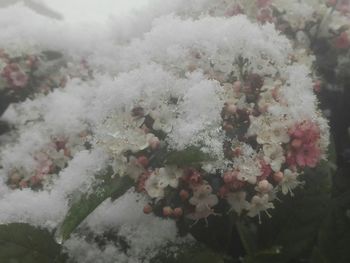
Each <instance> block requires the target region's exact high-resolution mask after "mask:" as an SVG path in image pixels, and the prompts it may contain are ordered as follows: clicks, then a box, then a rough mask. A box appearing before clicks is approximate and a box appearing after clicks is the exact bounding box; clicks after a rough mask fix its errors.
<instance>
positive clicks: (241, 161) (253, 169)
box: [234, 156, 261, 184]
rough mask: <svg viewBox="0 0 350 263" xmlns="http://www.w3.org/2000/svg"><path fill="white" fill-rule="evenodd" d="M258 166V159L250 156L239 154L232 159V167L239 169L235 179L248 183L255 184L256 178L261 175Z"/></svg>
mask: <svg viewBox="0 0 350 263" xmlns="http://www.w3.org/2000/svg"><path fill="white" fill-rule="evenodd" d="M260 166H261V165H260V163H259V162H258V160H257V159H255V158H254V157H251V156H240V157H239V158H236V159H235V161H234V168H236V169H237V170H239V173H238V175H237V179H238V180H240V181H244V182H248V183H250V184H255V183H256V178H257V177H258V176H260V175H261V170H260Z"/></svg>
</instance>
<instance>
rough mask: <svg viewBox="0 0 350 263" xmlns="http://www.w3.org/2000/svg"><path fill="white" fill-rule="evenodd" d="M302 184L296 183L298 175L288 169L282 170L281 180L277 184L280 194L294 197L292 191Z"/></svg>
mask: <svg viewBox="0 0 350 263" xmlns="http://www.w3.org/2000/svg"><path fill="white" fill-rule="evenodd" d="M302 184H303V183H302V182H300V181H298V173H296V172H292V171H291V170H289V169H286V170H284V174H283V178H282V180H281V182H280V183H279V185H280V187H281V188H282V193H283V194H284V195H286V194H288V193H290V195H291V196H293V195H294V194H293V192H292V190H293V189H295V188H296V187H298V186H299V185H302Z"/></svg>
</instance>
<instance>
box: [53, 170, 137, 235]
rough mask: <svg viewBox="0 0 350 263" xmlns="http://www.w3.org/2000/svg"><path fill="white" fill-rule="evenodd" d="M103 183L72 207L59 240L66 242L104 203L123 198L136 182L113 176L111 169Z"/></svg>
mask: <svg viewBox="0 0 350 263" xmlns="http://www.w3.org/2000/svg"><path fill="white" fill-rule="evenodd" d="M100 181H101V182H100V183H99V184H97V185H96V186H95V187H93V189H92V193H91V194H88V193H86V194H83V195H82V196H81V197H80V198H79V200H78V201H77V202H75V203H73V205H72V206H71V207H70V209H69V211H68V213H67V215H66V217H65V219H64V221H63V223H62V224H61V226H60V228H59V229H58V230H57V234H56V236H57V239H58V240H62V241H64V240H66V239H68V238H69V236H70V234H71V233H72V232H73V231H74V230H75V229H76V228H77V227H78V226H79V225H80V223H81V222H82V221H83V220H84V219H85V218H86V217H87V216H88V215H89V214H91V213H92V212H93V211H94V210H95V209H96V208H97V207H98V206H99V205H100V204H101V203H102V202H103V201H105V200H106V199H108V198H109V197H111V196H113V197H114V198H116V197H120V196H122V195H123V194H124V193H125V192H126V191H127V190H128V189H130V188H131V187H132V186H133V185H134V181H133V180H132V179H131V178H130V177H128V176H123V177H119V176H113V172H112V171H111V169H109V170H108V171H107V172H106V173H105V174H104V175H102V177H101V180H100Z"/></svg>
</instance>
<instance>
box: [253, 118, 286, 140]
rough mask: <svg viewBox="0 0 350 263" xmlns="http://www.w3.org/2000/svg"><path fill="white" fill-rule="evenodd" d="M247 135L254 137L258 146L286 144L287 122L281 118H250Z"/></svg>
mask: <svg viewBox="0 0 350 263" xmlns="http://www.w3.org/2000/svg"><path fill="white" fill-rule="evenodd" d="M250 123H251V124H250V127H249V130H248V135H256V136H257V138H256V141H257V142H258V143H259V144H274V143H275V144H279V143H287V142H289V140H290V137H289V135H288V127H289V126H288V122H287V121H286V120H284V119H282V118H277V117H273V116H259V117H256V118H254V117H251V118H250Z"/></svg>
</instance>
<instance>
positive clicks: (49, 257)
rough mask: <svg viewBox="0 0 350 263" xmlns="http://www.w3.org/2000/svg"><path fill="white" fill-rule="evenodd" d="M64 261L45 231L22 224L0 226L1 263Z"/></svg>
mask: <svg viewBox="0 0 350 263" xmlns="http://www.w3.org/2000/svg"><path fill="white" fill-rule="evenodd" d="M65 259H66V258H65V256H64V255H63V254H62V253H61V246H60V245H59V244H57V243H56V242H55V240H54V238H53V236H52V235H51V234H50V233H49V232H48V231H47V230H42V229H38V228H35V227H33V226H31V225H28V224H22V223H12V224H8V225H0V262H1V263H61V262H65Z"/></svg>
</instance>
